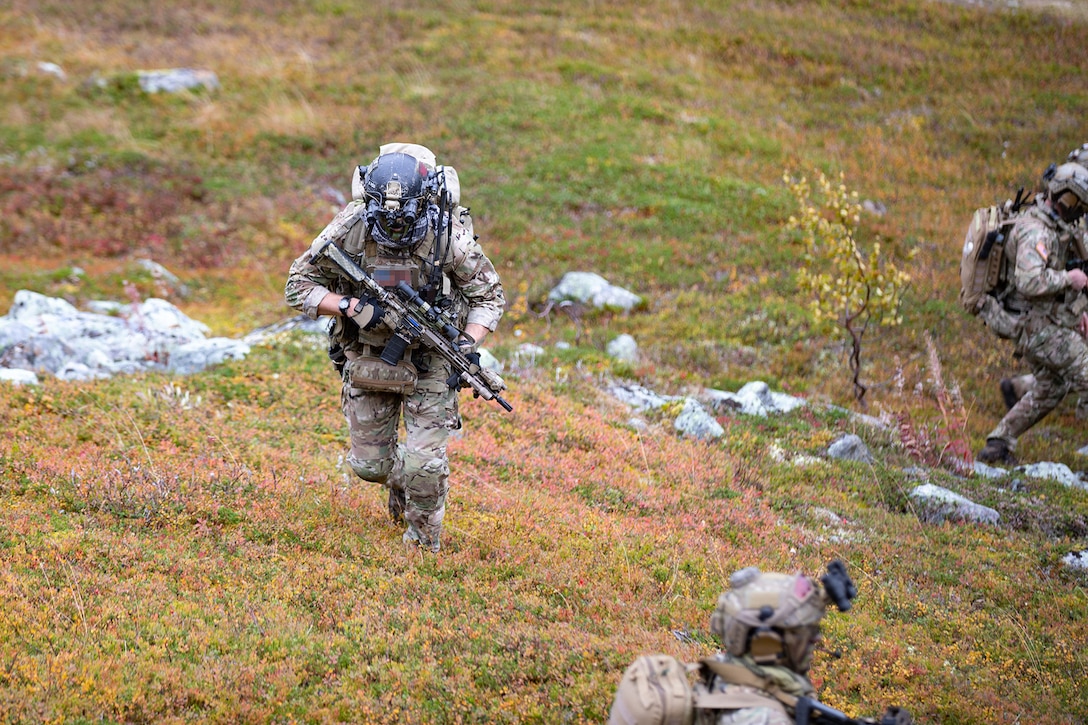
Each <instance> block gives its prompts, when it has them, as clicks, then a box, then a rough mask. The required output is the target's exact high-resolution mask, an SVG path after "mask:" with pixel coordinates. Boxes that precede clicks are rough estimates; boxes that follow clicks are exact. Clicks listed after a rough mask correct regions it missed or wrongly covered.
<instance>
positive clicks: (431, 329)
mask: <svg viewBox="0 0 1088 725" xmlns="http://www.w3.org/2000/svg"><path fill="white" fill-rule="evenodd" d="M319 255H320V256H324V257H325V258H326V259H328V260H329V261H331V262H332V263H333V264H334V265H336V267H337V268H338V269H339V270H340V271H341V272H342V273H343V274H344V275H345V276H346V277H347V278H348V279H350V280H351V281H352V282H355V283H356V284H358V285H360V286H361V287H362V288H363V289H365V290H366V291H367V293H368V294H369V295H370V296H372V297H374V298H375V299H377V300H378V302H379V303H380V304H381V305H382V308H383V309H384V310H385V315H384V316H383V317H382V324H383V325H385V326H386V327H388V328H389V329H390V330H392V332H393V339H392V340H390V342H389V344H388V345H386V349H385V350H384V351H383V352H382V355H381V359H382V361H383V362H385V363H387V364H389V365H396V364H397V362H398V361H399V360H400V358H401V356H402V355H403V354H404V350H405V348H407V347H408V346H409V345H411V344H412V343H413V342H416V341H418V342H420V344H422V345H423V346H424V347H425V348H427V349H428V350H430V351H431V352H433V353H435V354H437V355H438V356H439V357H441V358H442V359H443V360H445V361H446V362H447V363H449V365H450V367H451V368H452V370H453V374H452V375H451V376H450V378H449V379H448V380H447V381H446V384H447V385H449V386H450V387H451V388H458V387H469V388H472V390H473V393H474V394H476V395H478V396H480V397H481V398H483V399H484V400H494V401H495V402H496V403H498V404H499V405H501V406H502V407H503V408H504V409H505V410H506V411H508V412H511V411H513V410H514V408H513V407H512V406H511V405H510V403H508V402H507V401H506V400H504V399H503V397H502V395H500V393H501V392H502V391H503V390H504V389H505V386H504V385H503V383H502V378H500V377H499V376H498V375H496V374H495V373H493V372H492V371H490V370H487V369H485V368H482V367H480V366H479V365H477V364H476V363H475V362H473V361H472V360H470V359H469V357H468V355H466V354H465V353H464V352H462V350H461V347H460V343H466V344H468V345H469V346H472V345H474V344H475V343H476V341H475V340H473V339H472V338H471V337H470V336H468V335H466V334H465V333H464V332H462V331H461V330H459V329H458V328H457V327H456V326H455V325H454V324H453V323H452V322H451V321H450V320H449V318H448V317H446V315H445V314H443V313H442V312H441V311H439V310H436V309H435V308H434V307H432V306H431V305H429V304H427V302H426V301H425V300H424V299H423V298H422V297H420V296H419V293H418V292H416V291H415V290H414V289H412V287H411V285H409V284H407V283H406V282H400V283H399V284H398V285H397V286H396V287H395V288H393V289H394V290H395V291H396V294H394V293H392V292H390V291H389V290H388V289H386V288H385V287H382V286H381V285H380V284H378V282H377V281H376V280H374V278H373V277H371V276H370V275H368V274H367V273H366V270H364V269H363V268H362V267H360V266H359V265H358V264H356V263H355V260H353V259H352V258H351V257H349V256H348V255H347V254H346V253H345V252H344V250H342V249H341V248H340V247H338V246H337V245H336V244H334V243H333V242H332V240H328V241H326V242H325V243H324V244H323V245H322V246H321V247H319V248H318V249H317V250H316V251H315V252H314V253H313V254H312V255H311V259H313V258H314V257H316V256H319Z"/></svg>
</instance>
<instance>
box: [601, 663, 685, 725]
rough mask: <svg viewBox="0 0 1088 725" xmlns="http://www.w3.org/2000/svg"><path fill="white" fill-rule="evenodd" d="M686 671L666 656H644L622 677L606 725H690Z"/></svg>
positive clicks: (632, 664)
mask: <svg viewBox="0 0 1088 725" xmlns="http://www.w3.org/2000/svg"><path fill="white" fill-rule="evenodd" d="M693 719H694V704H693V696H692V690H691V684H690V683H689V682H688V672H687V667H686V666H684V665H683V664H681V663H680V661H679V660H677V659H676V658H675V657H670V656H669V655H643V656H641V657H639V658H638V659H636V660H635V661H634V662H632V663H631V666H630V667H628V668H627V671H626V672H624V673H623V679H622V680H620V684H619V687H618V688H617V689H616V697H615V699H614V700H613V701H612V710H611V712H610V713H609V716H608V725H691V722H692V720H693Z"/></svg>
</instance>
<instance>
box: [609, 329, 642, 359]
mask: <svg viewBox="0 0 1088 725" xmlns="http://www.w3.org/2000/svg"><path fill="white" fill-rule="evenodd" d="M605 352H607V353H608V354H609V356H610V357H612V358H615V359H616V360H619V361H620V362H628V363H635V362H638V343H637V342H635V338H633V337H631V336H630V335H627V334H623V335H619V336H618V337H615V338H613V339H612V340H611V342H609V343H608V345H607V346H606V347H605Z"/></svg>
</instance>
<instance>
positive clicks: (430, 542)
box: [404, 505, 446, 554]
mask: <svg viewBox="0 0 1088 725" xmlns="http://www.w3.org/2000/svg"><path fill="white" fill-rule="evenodd" d="M445 515H446V507H445V505H442V506H439V507H438V508H437V509H435V510H434V511H420V510H419V509H418V508H416V507H415V506H409V507H408V508H407V509H406V510H405V512H404V520H405V521H407V522H408V530H407V531H405V532H404V543H406V544H413V543H414V544H416V545H418V546H419V547H420V548H421V549H426V550H428V551H431V552H433V553H435V554H437V553H438V551H439V550H440V549H441V548H442V544H441V543H440V541H439V539H440V538H441V536H442V519H443V518H445Z"/></svg>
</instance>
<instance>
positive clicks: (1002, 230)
mask: <svg viewBox="0 0 1088 725" xmlns="http://www.w3.org/2000/svg"><path fill="white" fill-rule="evenodd" d="M1023 192H1024V190H1023V189H1021V190H1020V191H1019V192H1018V193H1017V195H1016V200H1015V201H1013V200H1009V201H1006V202H1005V203H1004V204H1001V205H994V206H984V207H982V208H981V209H976V210H975V213H974V214H973V215H972V216H971V223H970V224H969V225H968V226H967V234H966V235H965V236H964V240H963V248H962V250H961V254H960V304H961V305H963V308H964V309H965V310H967V311H968V312H969V313H971V314H972V315H977V314H979V312H980V311H981V309H982V304H983V302H985V300H986V296H987V295H993V296H997V295H998V294H1000V292H1001V290H1002V289H1003V288H1004V286H1005V283H1006V282H1007V277H1006V275H1007V270H1006V265H1005V242H1006V241H1007V240H1008V237H1009V234H1010V233H1011V231H1012V226H1013V224H1015V223H1016V218H1017V215H1018V214H1019V213H1020V211H1021V209H1022V208H1023V207H1024V206H1025V200H1024V198H1023Z"/></svg>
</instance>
